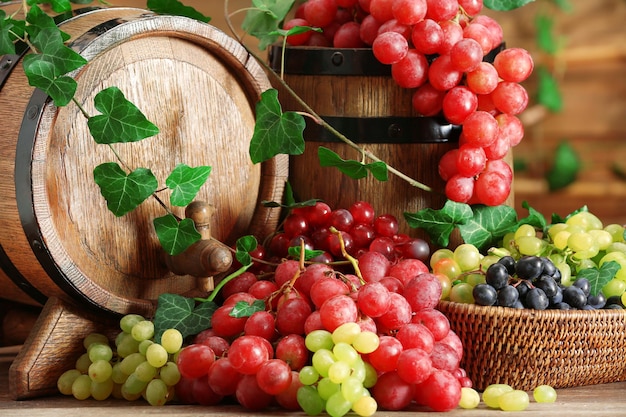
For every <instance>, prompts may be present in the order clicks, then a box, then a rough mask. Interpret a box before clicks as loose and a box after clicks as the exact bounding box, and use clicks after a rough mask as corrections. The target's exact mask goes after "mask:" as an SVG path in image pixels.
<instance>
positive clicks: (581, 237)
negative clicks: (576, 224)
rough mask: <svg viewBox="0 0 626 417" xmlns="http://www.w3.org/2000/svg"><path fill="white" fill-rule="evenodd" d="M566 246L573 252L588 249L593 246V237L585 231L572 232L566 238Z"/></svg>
mask: <svg viewBox="0 0 626 417" xmlns="http://www.w3.org/2000/svg"><path fill="white" fill-rule="evenodd" d="M567 246H569V247H570V249H572V250H573V251H574V252H581V251H586V250H589V249H590V248H591V247H592V246H593V237H591V235H590V234H589V233H587V232H574V233H572V234H571V235H570V236H569V238H568V239H567Z"/></svg>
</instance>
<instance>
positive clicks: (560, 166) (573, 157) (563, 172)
mask: <svg viewBox="0 0 626 417" xmlns="http://www.w3.org/2000/svg"><path fill="white" fill-rule="evenodd" d="M580 166H581V162H580V158H579V157H578V154H577V153H576V151H575V150H574V148H572V147H571V146H570V144H569V143H567V142H565V141H563V142H561V143H559V145H558V146H557V148H556V151H555V155H554V161H553V163H552V167H551V168H550V170H549V171H548V172H547V174H546V180H547V181H548V188H549V189H550V191H554V190H558V189H561V188H564V187H566V186H568V185H569V184H571V183H572V182H574V181H575V180H576V177H577V176H578V171H580Z"/></svg>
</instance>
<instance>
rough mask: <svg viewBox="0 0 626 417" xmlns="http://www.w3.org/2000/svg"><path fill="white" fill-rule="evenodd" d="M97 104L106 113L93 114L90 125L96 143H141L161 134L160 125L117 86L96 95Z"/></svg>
mask: <svg viewBox="0 0 626 417" xmlns="http://www.w3.org/2000/svg"><path fill="white" fill-rule="evenodd" d="M94 105H95V107H96V109H97V110H98V111H100V113H102V114H101V115H97V116H92V117H90V118H89V120H87V126H88V127H89V132H90V133H91V135H92V136H93V138H94V140H95V141H96V143H100V144H112V143H126V142H137V141H139V140H142V139H145V138H147V137H150V136H154V135H156V134H157V133H159V128H158V127H157V126H155V125H154V124H153V123H152V122H151V121H149V120H148V119H147V118H146V116H144V115H143V113H142V112H141V110H139V109H138V108H137V107H136V106H135V105H134V104H133V103H131V102H130V101H128V100H127V99H126V97H124V94H123V93H122V91H121V90H120V89H119V88H117V87H109V88H106V89H104V90H102V91H100V92H99V93H98V94H96V97H95V98H94Z"/></svg>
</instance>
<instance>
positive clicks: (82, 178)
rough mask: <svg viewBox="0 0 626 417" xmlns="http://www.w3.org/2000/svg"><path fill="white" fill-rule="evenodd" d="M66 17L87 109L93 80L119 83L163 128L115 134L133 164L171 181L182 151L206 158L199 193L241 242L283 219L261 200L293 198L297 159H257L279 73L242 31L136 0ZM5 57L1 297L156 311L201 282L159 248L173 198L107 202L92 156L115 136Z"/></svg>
mask: <svg viewBox="0 0 626 417" xmlns="http://www.w3.org/2000/svg"><path fill="white" fill-rule="evenodd" d="M60 26H61V29H62V30H63V31H64V32H67V33H68V34H70V35H71V39H70V46H71V47H72V48H73V49H75V50H76V51H77V52H79V53H81V54H82V55H83V56H84V57H85V58H86V59H87V60H88V64H87V65H85V66H84V67H83V68H81V69H79V70H77V71H76V72H75V74H73V76H74V77H75V79H76V80H77V81H78V85H79V87H78V91H77V93H76V98H77V100H78V101H79V102H80V103H81V105H82V106H84V107H85V108H86V109H87V112H89V113H90V114H97V112H96V110H95V109H94V106H93V98H94V96H95V94H97V93H98V92H99V91H101V90H102V89H103V88H106V87H109V86H117V87H119V88H120V89H121V90H122V91H123V92H124V94H125V95H126V97H127V98H128V99H129V100H131V101H132V102H133V103H135V104H136V105H137V106H138V107H139V108H140V109H141V111H142V112H143V113H144V114H146V116H147V117H148V119H149V120H151V121H153V122H154V123H155V124H156V125H157V126H159V128H160V133H159V134H158V135H157V136H155V137H153V138H149V139H146V140H144V141H141V142H136V143H132V144H123V145H119V146H115V149H116V151H117V152H118V153H119V154H120V155H121V157H122V159H123V160H124V161H125V162H126V163H127V164H128V165H129V166H131V167H147V168H150V169H152V170H153V172H154V174H155V175H156V177H157V178H159V179H160V180H161V181H163V182H164V181H165V178H166V177H167V175H168V174H169V173H170V172H172V170H173V169H174V167H175V166H176V165H177V164H179V163H185V164H187V165H190V166H198V165H209V166H211V167H212V171H211V174H210V177H209V180H208V182H207V184H205V185H204V186H203V188H202V189H201V190H200V193H199V194H198V200H203V201H207V202H209V203H210V204H211V205H213V206H214V208H215V215H214V216H213V217H212V220H211V224H210V228H211V234H212V236H213V237H215V238H217V239H219V240H220V241H222V242H225V243H227V244H230V243H233V242H234V240H235V239H236V238H237V237H240V236H243V235H245V234H254V235H256V236H257V237H258V238H259V239H262V238H263V237H265V236H267V235H269V234H270V233H272V232H273V231H274V230H275V228H276V225H277V223H278V217H279V212H278V211H277V209H270V208H266V207H264V206H263V205H262V204H261V202H262V201H263V200H270V201H271V200H280V199H281V198H282V191H283V187H284V182H285V180H286V177H287V173H288V160H287V158H286V157H277V158H274V159H272V160H270V161H268V162H266V163H263V164H257V165H254V164H252V163H251V162H250V157H249V154H248V147H249V141H250V138H251V137H252V133H253V129H254V124H255V114H254V107H255V104H256V102H257V100H258V98H259V96H260V94H261V92H263V91H264V90H266V89H267V88H270V87H271V84H270V83H269V81H268V79H267V77H266V74H265V73H264V72H263V70H262V69H261V67H260V66H258V63H257V62H256V61H255V60H254V59H252V58H251V57H250V56H249V55H248V53H247V52H246V51H245V50H244V49H243V47H241V45H240V44H239V43H237V42H236V41H235V40H234V39H232V38H230V37H228V36H227V35H225V34H224V33H223V32H221V31H219V30H217V29H216V28H214V27H212V26H211V25H208V24H204V23H200V22H197V21H194V20H191V19H188V18H183V17H174V16H160V15H155V14H152V13H150V12H147V11H145V10H142V9H135V8H108V9H96V10H88V11H85V12H84V13H78V14H77V15H76V16H74V17H71V18H69V19H68V20H65V21H64V22H62V23H60ZM1 58H2V65H0V68H1V69H0V77H1V79H2V82H0V88H1V89H0V120H2V129H1V130H0V142H1V143H2V145H1V146H0V166H2V170H3V175H2V176H0V194H1V195H2V198H1V199H0V213H1V214H2V215H1V217H0V222H1V226H0V228H1V232H0V266H1V267H2V269H1V270H0V285H1V287H2V288H1V290H0V297H2V298H5V299H12V300H15V301H19V302H24V303H30V304H37V303H44V302H45V301H46V299H47V298H48V297H51V296H55V297H59V298H62V299H65V300H70V301H72V302H74V303H78V304H79V305H84V306H87V307H90V308H91V307H93V308H95V309H96V310H98V311H106V312H112V313H119V314H125V313H127V312H136V313H140V314H150V313H151V312H152V311H153V309H154V302H155V300H156V299H157V298H158V296H159V294H162V293H166V292H169V293H178V294H184V293H188V292H189V291H193V290H194V288H195V285H196V278H195V277H192V276H178V275H174V274H173V273H171V272H170V271H169V270H168V269H167V268H166V267H165V264H164V262H163V261H162V253H163V251H162V249H161V247H160V244H159V243H158V240H157V237H156V234H155V232H154V229H153V226H152V220H153V219H154V218H155V217H160V216H162V215H164V214H165V212H164V210H163V208H162V207H160V205H159V204H158V203H157V202H156V201H154V199H149V200H147V201H146V202H144V203H143V204H142V205H141V206H140V207H139V208H138V209H137V210H135V211H133V212H131V213H129V214H127V215H125V216H122V217H120V218H116V217H115V216H114V215H113V214H112V213H111V212H109V211H108V209H107V207H106V201H105V200H104V198H102V196H101V195H100V191H99V188H98V187H97V185H96V184H95V182H94V179H93V169H94V167H95V166H97V165H98V164H100V163H103V162H109V161H113V160H115V158H114V155H113V154H112V152H111V150H109V149H108V147H106V146H102V145H97V144H96V143H95V142H94V141H93V139H92V138H91V137H90V135H89V131H88V129H87V123H86V119H85V118H84V117H83V116H82V114H81V113H80V112H79V109H78V107H77V106H76V105H74V104H73V103H71V104H70V105H68V106H67V107H63V108H56V107H55V106H54V105H53V104H52V103H51V101H50V100H49V99H48V97H46V96H45V94H42V93H41V91H39V90H34V89H33V88H32V87H30V86H29V85H28V81H27V79H26V78H25V75H24V73H23V70H22V68H21V66H20V65H19V60H20V59H21V57H20V56H19V55H16V56H2V57H1ZM161 185H164V184H161ZM161 197H162V199H163V201H169V195H168V194H167V193H164V194H162V195H161ZM172 209H173V211H174V213H175V214H176V215H178V216H180V217H184V208H176V207H173V208H172Z"/></svg>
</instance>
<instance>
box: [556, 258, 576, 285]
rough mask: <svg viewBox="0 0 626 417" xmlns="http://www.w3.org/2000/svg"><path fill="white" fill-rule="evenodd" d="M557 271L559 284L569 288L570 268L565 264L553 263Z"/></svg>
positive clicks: (570, 282) (570, 279) (570, 281)
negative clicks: (559, 272)
mask: <svg viewBox="0 0 626 417" xmlns="http://www.w3.org/2000/svg"><path fill="white" fill-rule="evenodd" d="M554 266H556V267H557V268H558V269H559V271H561V284H562V285H564V286H566V287H567V286H569V285H571V284H572V282H573V281H572V267H570V266H569V264H568V263H567V262H563V263H555V264H554Z"/></svg>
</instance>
